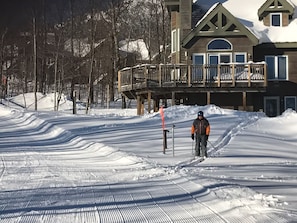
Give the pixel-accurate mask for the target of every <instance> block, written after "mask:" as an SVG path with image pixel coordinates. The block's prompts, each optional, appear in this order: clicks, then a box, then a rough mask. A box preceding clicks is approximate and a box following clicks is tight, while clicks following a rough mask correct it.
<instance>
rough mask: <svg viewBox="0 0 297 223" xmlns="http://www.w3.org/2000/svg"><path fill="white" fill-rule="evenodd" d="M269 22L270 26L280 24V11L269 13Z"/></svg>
mask: <svg viewBox="0 0 297 223" xmlns="http://www.w3.org/2000/svg"><path fill="white" fill-rule="evenodd" d="M270 22H271V24H270V25H271V26H281V24H282V17H281V14H280V13H271V14H270Z"/></svg>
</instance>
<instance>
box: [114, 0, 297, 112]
mask: <svg viewBox="0 0 297 223" xmlns="http://www.w3.org/2000/svg"><path fill="white" fill-rule="evenodd" d="M210 2H212V1H209V0H197V1H196V2H194V3H193V0H165V3H166V5H167V8H168V10H169V13H170V18H171V64H170V65H165V66H166V68H165V67H162V66H163V65H159V66H158V68H156V69H155V71H153V68H152V66H151V67H147V66H146V67H143V68H142V70H143V71H144V80H145V82H146V83H145V85H140V84H139V83H138V85H137V80H139V79H140V78H139V77H140V76H139V72H136V71H135V69H131V70H129V72H130V74H131V73H132V77H133V80H134V81H135V80H136V81H135V82H133V80H131V79H129V80H130V83H131V84H130V86H133V87H132V88H129V87H128V88H125V87H124V84H123V79H125V75H124V74H125V73H127V69H126V70H123V72H122V73H121V74H120V75H119V83H120V84H119V87H120V88H121V91H122V92H123V94H125V96H127V97H132V96H133V97H137V100H138V102H139V103H138V108H139V112H138V113H139V114H141V109H142V107H143V106H142V105H143V101H144V99H148V100H150V99H151V97H152V98H153V99H154V100H157V103H155V104H156V105H157V106H158V99H160V98H161V99H162V98H171V99H174V101H176V100H178V101H179V102H180V103H183V104H198V105H205V104H216V105H218V106H221V107H226V108H232V109H240V110H249V111H264V112H265V113H266V114H267V115H268V116H277V115H279V114H281V113H282V112H283V111H285V110H286V109H288V108H291V109H294V110H296V108H297V104H296V97H297V0H249V1H239V0H223V1H222V0H221V1H219V0H218V2H217V3H214V4H211V5H210V4H209V3H210ZM197 12H198V13H197ZM197 15H198V16H197ZM168 69H169V70H170V71H169V72H167V73H168V74H169V75H170V77H169V79H170V80H171V82H172V81H173V82H174V87H172V85H168V83H169V82H166V80H167V79H166V78H165V76H166V71H165V70H168ZM138 70H139V68H138ZM153 73H158V77H157V78H154V77H153ZM148 77H150V78H148ZM154 80H155V82H157V85H152V83H154ZM121 83H122V84H121ZM165 83H166V84H167V85H165ZM135 84H136V85H135ZM183 84H185V85H183ZM152 86H154V87H152Z"/></svg>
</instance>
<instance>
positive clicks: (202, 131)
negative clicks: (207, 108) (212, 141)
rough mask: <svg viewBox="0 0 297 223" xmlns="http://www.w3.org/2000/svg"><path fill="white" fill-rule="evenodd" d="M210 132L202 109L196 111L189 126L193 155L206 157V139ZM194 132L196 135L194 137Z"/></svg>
mask: <svg viewBox="0 0 297 223" xmlns="http://www.w3.org/2000/svg"><path fill="white" fill-rule="evenodd" d="M209 133H210V125H209V122H208V120H207V119H206V118H205V117H204V116H203V111H199V112H198V117H197V118H196V119H195V120H194V121H193V124H192V128H191V137H192V140H194V139H195V140H196V143H195V156H200V155H201V157H207V149H206V146H207V140H208V137H209ZM195 134H196V137H195Z"/></svg>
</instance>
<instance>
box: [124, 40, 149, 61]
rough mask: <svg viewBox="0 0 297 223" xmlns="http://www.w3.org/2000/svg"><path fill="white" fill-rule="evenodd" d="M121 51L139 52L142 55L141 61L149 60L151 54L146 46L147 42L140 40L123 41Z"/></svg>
mask: <svg viewBox="0 0 297 223" xmlns="http://www.w3.org/2000/svg"><path fill="white" fill-rule="evenodd" d="M120 45H121V47H120V50H122V51H125V52H130V53H133V52H137V53H140V56H141V58H138V59H141V60H148V59H149V53H148V49H147V47H146V45H145V42H144V41H143V39H138V40H134V41H126V40H124V41H121V42H120Z"/></svg>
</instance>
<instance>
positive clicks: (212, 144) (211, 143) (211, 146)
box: [207, 140, 215, 149]
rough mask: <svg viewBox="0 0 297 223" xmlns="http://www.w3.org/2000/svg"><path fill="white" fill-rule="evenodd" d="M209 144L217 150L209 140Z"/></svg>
mask: <svg viewBox="0 0 297 223" xmlns="http://www.w3.org/2000/svg"><path fill="white" fill-rule="evenodd" d="M207 142H209V144H210V145H211V147H212V148H213V149H215V147H214V145H213V144H212V143H211V142H210V141H209V140H207Z"/></svg>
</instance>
